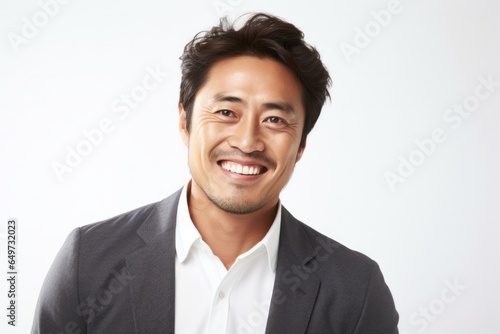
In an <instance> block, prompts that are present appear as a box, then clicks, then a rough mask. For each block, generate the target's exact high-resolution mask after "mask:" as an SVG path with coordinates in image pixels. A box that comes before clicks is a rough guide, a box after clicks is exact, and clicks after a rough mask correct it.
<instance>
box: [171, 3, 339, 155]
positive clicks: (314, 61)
mask: <svg viewBox="0 0 500 334" xmlns="http://www.w3.org/2000/svg"><path fill="white" fill-rule="evenodd" d="M237 56H255V57H259V58H270V59H273V60H276V61H278V62H279V63H281V64H283V65H285V66H286V67H287V68H288V69H289V70H290V71H291V72H292V73H294V74H295V75H296V77H297V79H298V80H299V82H300V84H301V88H302V101H303V104H304V109H305V121H304V128H303V131H302V136H301V142H300V145H301V146H303V145H304V144H305V140H306V138H307V135H308V134H309V132H310V131H311V130H312V128H313V127H314V125H315V124H316V121H317V120H318V117H319V115H320V113H321V109H322V107H323V105H324V103H325V100H326V98H327V97H328V98H330V94H329V92H328V87H329V86H330V84H331V79H330V75H329V74H328V71H327V69H326V68H325V66H324V65H323V63H322V62H321V57H320V55H319V53H318V51H317V50H316V49H315V48H314V47H312V46H311V45H309V44H307V43H306V42H305V41H304V33H303V32H302V31H300V30H299V29H298V28H297V27H295V26H294V25H293V24H291V23H288V22H285V21H283V20H281V19H279V18H278V17H276V16H272V15H268V14H264V13H256V14H253V15H251V16H250V18H249V19H248V20H247V21H246V22H245V24H244V25H243V26H242V27H241V28H240V29H235V27H234V24H231V23H229V22H228V20H227V19H226V18H222V19H221V20H220V23H219V25H218V26H214V27H212V29H211V30H209V31H202V32H200V33H198V34H197V35H195V37H194V38H193V39H192V40H191V41H190V42H189V43H188V44H186V46H185V47H184V52H183V54H182V56H181V57H180V59H181V61H182V63H181V71H182V78H181V85H180V96H179V103H180V104H182V106H183V107H184V110H185V111H186V128H187V130H188V131H189V130H190V125H191V118H192V111H193V105H194V100H195V97H196V93H197V92H198V90H199V89H200V88H201V87H202V86H203V84H204V83H205V82H206V80H207V75H208V72H209V71H210V68H211V67H212V65H213V64H214V63H215V62H217V61H219V60H223V59H227V58H232V57H237Z"/></svg>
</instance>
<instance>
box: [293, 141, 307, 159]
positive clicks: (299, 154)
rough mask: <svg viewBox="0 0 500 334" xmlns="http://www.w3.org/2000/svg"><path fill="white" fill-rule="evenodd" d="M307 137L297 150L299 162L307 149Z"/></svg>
mask: <svg viewBox="0 0 500 334" xmlns="http://www.w3.org/2000/svg"><path fill="white" fill-rule="evenodd" d="M306 144H307V139H305V140H304V143H303V144H302V145H300V147H299V151H298V152H297V157H296V158H295V163H297V162H299V160H300V159H301V158H302V154H304V150H305V149H306Z"/></svg>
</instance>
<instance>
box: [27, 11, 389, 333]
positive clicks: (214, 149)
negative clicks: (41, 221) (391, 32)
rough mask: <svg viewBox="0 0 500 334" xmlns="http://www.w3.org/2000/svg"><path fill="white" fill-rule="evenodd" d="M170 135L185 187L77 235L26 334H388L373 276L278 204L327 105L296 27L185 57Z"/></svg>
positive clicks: (241, 34)
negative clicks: (183, 156) (183, 153)
mask: <svg viewBox="0 0 500 334" xmlns="http://www.w3.org/2000/svg"><path fill="white" fill-rule="evenodd" d="M181 59H182V82H181V89H180V101H179V102H180V103H179V120H180V121H179V129H180V133H181V136H182V139H183V141H184V143H185V144H186V146H187V147H188V152H189V158H188V160H189V167H190V170H191V175H192V178H191V180H190V181H189V182H188V183H187V184H186V185H185V186H184V187H183V188H182V189H181V190H179V191H178V192H176V193H174V194H173V195H171V196H170V197H168V198H166V199H165V200H163V201H160V202H158V203H154V204H150V205H147V206H145V207H142V208H139V209H136V210H134V211H131V212H128V213H125V214H122V215H120V216H117V217H114V218H111V219H109V220H106V221H103V222H100V223H96V224H92V225H87V226H83V227H81V228H77V229H75V230H74V231H73V232H72V233H71V234H70V235H69V237H68V239H67V240H66V242H65V245H64V246H63V248H62V249H61V251H60V252H59V254H58V256H57V258H56V260H55V262H54V264H53V266H52V268H51V269H50V272H49V274H48V276H47V278H46V280H45V282H44V286H43V288H42V292H41V294H40V299H39V302H38V306H37V310H36V315H35V320H34V324H33V330H32V332H33V333H174V331H175V332H176V333H182V334H184V333H187V334H190V333H217V334H221V333H231V334H233V333H267V334H274V333H287V334H289V333H321V334H323V333H380V334H393V333H397V332H398V330H397V322H398V314H397V312H396V310H395V307H394V302H393V299H392V296H391V294H390V291H389V289H388V287H387V286H386V284H385V282H384V279H383V276H382V274H381V272H380V270H379V268H378V266H377V264H376V263H375V262H374V261H372V260H371V259H369V258H367V257H366V256H364V255H362V254H360V253H357V252H355V251H352V250H350V249H348V248H346V247H344V246H342V245H340V244H338V243H337V242H335V241H333V240H331V239H329V238H327V237H326V236H324V235H322V234H320V233H318V232H316V231H314V230H313V229H311V228H310V227H308V226H306V225H304V224H303V223H301V222H299V221H298V220H296V219H295V218H294V217H293V216H292V215H291V214H290V213H289V212H288V211H287V210H286V209H285V208H284V207H282V206H281V204H280V200H279V194H280V191H281V190H282V189H283V187H284V186H285V184H286V183H287V182H288V180H289V178H290V176H291V174H292V172H293V169H294V166H295V164H296V163H297V162H298V161H299V160H300V158H301V156H302V153H303V152H304V149H305V147H306V138H307V135H308V133H309V131H310V130H311V129H312V127H313V126H314V124H315V122H316V120H317V118H318V116H319V114H320V111H321V108H322V106H323V104H324V102H325V100H326V98H327V97H328V96H329V94H328V90H327V89H328V86H329V83H330V77H329V75H328V72H327V70H326V69H325V67H324V66H323V64H322V62H321V60H320V57H319V54H318V53H317V51H316V50H315V49H314V48H312V47H311V46H309V45H308V44H306V43H305V42H304V40H303V34H302V32H301V31H300V30H298V29H297V28H296V27H295V26H293V25H291V24H290V23H287V22H284V21H282V20H280V19H278V18H276V17H273V16H269V15H265V14H255V15H253V16H251V17H250V18H249V19H248V20H247V21H246V23H245V24H244V25H243V26H242V27H241V28H239V29H236V28H234V27H233V26H231V25H229V24H228V23H227V22H225V21H222V22H221V24H220V25H219V26H217V27H214V28H213V29H212V30H210V31H208V32H206V33H204V34H199V35H197V36H196V37H195V38H194V39H193V40H192V41H191V42H190V43H188V44H187V45H186V47H185V49H184V54H183V56H182V57H181Z"/></svg>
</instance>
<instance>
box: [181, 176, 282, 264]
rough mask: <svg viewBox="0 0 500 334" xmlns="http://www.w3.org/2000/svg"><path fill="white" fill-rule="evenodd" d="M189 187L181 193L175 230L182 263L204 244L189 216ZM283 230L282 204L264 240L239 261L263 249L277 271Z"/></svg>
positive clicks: (242, 255)
mask: <svg viewBox="0 0 500 334" xmlns="http://www.w3.org/2000/svg"><path fill="white" fill-rule="evenodd" d="M188 187H189V182H188V183H187V184H186V185H185V186H184V188H183V189H182V192H181V197H180V199H179V204H178V207H177V224H176V228H175V250H176V252H177V258H178V259H179V262H180V263H183V262H184V261H185V260H186V258H187V257H188V255H189V253H190V252H191V249H192V247H193V245H194V244H195V243H197V242H203V241H202V239H201V235H200V233H199V232H198V230H197V229H196V227H195V226H194V224H193V221H192V220H191V216H190V215H189V207H188V200H187V189H188ZM280 230H281V202H279V203H278V211H277V212H276V217H275V218H274V221H273V224H272V225H271V228H270V229H269V231H267V233H266V235H265V236H264V238H262V240H261V241H259V242H258V243H257V244H255V245H254V246H253V247H252V248H251V249H250V250H248V251H246V252H245V253H243V254H241V255H240V256H238V258H237V260H238V259H243V258H245V257H247V256H250V255H251V254H253V253H256V252H257V251H258V250H259V249H261V248H262V247H264V248H265V250H266V252H267V260H268V264H269V268H270V269H271V271H272V272H274V271H275V270H276V264H277V262H278V245H279V236H280Z"/></svg>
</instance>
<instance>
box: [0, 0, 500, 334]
mask: <svg viewBox="0 0 500 334" xmlns="http://www.w3.org/2000/svg"><path fill="white" fill-rule="evenodd" d="M48 1H49V0H42V3H46V2H48ZM61 1H62V0H61ZM221 3H223V4H226V5H225V7H223V8H224V11H225V12H224V14H227V15H229V16H230V17H237V16H239V15H240V14H242V13H245V12H249V11H266V12H269V13H273V14H275V15H278V16H280V17H282V18H284V19H286V20H289V21H290V22H292V23H294V24H295V25H297V26H298V27H299V28H300V29H302V30H303V31H304V33H305V35H306V40H307V41H308V42H309V43H311V44H313V45H315V46H316V47H317V48H318V50H319V51H320V53H321V54H322V57H323V59H324V62H325V64H326V65H327V67H328V68H329V70H330V72H331V75H332V78H333V81H334V85H333V87H332V90H331V92H332V102H331V103H328V104H327V105H326V107H325V108H324V109H323V113H322V115H321V117H320V119H319V122H318V124H317V126H316V128H315V129H314V130H313V132H312V133H311V135H310V136H309V139H308V147H307V149H306V152H305V155H304V157H303V159H302V161H300V163H299V164H298V165H297V167H296V170H295V173H294V175H293V177H292V180H291V182H290V183H289V185H288V186H287V188H286V189H285V191H284V192H283V196H282V199H283V203H284V205H285V206H286V207H287V208H288V209H290V211H291V212H292V213H293V214H294V215H295V216H296V217H297V218H299V219H301V220H302V221H304V222H306V223H308V224H309V225H310V226H312V227H314V228H316V229H317V230H319V231H321V232H323V233H325V234H327V235H328V236H330V237H332V238H334V239H336V240H337V241H339V242H341V243H343V244H345V245H347V246H348V247H350V248H353V249H356V250H359V251H361V252H363V253H365V254H367V255H369V256H370V257H371V258H373V259H374V260H376V261H377V262H378V263H379V264H380V266H381V268H382V271H383V273H384V275H385V278H386V281H387V283H388V285H389V286H390V288H391V290H392V293H393V295H394V298H395V301H396V304H397V308H398V311H399V313H400V331H401V332H402V333H407V334H413V333H429V334H430V333H453V334H462V333H464V334H465V333H481V334H493V333H500V323H499V321H498V313H499V311H500V307H499V306H498V305H499V298H500V288H499V282H500V268H499V264H498V263H499V255H500V251H499V246H498V237H499V228H498V223H499V222H498V219H499V209H498V207H499V204H500V192H499V188H500V178H499V176H498V171H499V170H500V159H499V148H500V145H499V144H500V141H499V140H500V135H499V133H498V131H499V124H500V123H499V121H500V115H499V113H498V111H499V110H498V109H499V106H500V87H498V84H497V87H494V88H493V92H492V93H490V96H489V97H488V98H486V99H484V100H481V101H479V102H480V103H479V106H477V109H475V111H474V112H471V113H470V116H469V117H466V118H463V119H462V123H461V124H460V125H459V126H456V128H453V125H457V123H455V122H450V121H446V120H445V119H444V118H443V116H444V115H445V114H446V112H447V110H448V109H450V108H452V107H453V105H455V104H462V103H464V101H469V102H471V101H474V98H473V96H474V93H475V89H476V87H477V86H478V85H480V84H481V82H480V80H479V78H480V77H482V78H485V79H487V78H488V77H490V76H492V80H493V81H495V82H498V81H500V62H499V59H500V20H499V17H500V3H498V2H497V1H494V0H490V1H488V0H479V1H465V0H461V1H451V0H438V1H436V0H420V1H415V0H413V1H410V0H401V2H400V3H399V7H397V8H398V9H399V11H398V13H397V14H394V15H392V17H391V20H390V22H389V24H387V25H386V26H385V27H380V25H377V24H376V23H374V22H376V21H375V19H374V16H373V14H372V13H371V12H372V11H375V12H379V11H381V10H383V9H386V8H387V6H388V3H389V2H388V1H386V0H383V1H382V0H380V1H379V0H377V1H347V0H344V1H321V2H320V1H290V0H287V1H285V0H279V1H272V2H270V1H264V0H255V1H250V0H221V1H219V5H220V4H221ZM214 4H217V2H215V1H213V0H196V1H160V0H151V1H124V0H120V1H118V0H108V1H96V0H87V1H81V0H72V1H69V2H68V3H67V4H60V5H59V9H58V11H57V13H55V14H54V13H53V15H52V17H49V16H47V15H46V14H45V17H48V21H47V22H43V14H40V12H41V11H42V9H41V7H40V4H39V2H38V1H35V0H23V1H18V0H1V4H0V21H1V25H0V50H1V51H0V59H1V61H0V115H1V116H0V117H1V118H0V136H1V137H0V159H1V160H0V161H1V165H0V215H1V216H0V219H1V221H2V224H1V225H0V226H2V227H1V231H0V236H1V239H0V242H1V245H0V254H1V256H0V263H1V265H0V268H4V269H2V271H4V274H3V275H0V276H1V277H4V276H5V275H6V272H7V269H6V264H7V256H6V233H7V228H6V225H7V220H8V218H11V217H14V218H17V219H18V222H19V228H18V262H19V263H18V266H19V282H18V287H17V289H18V301H17V302H18V314H17V316H18V319H17V325H18V326H17V327H16V328H15V329H13V328H11V326H7V324H6V323H7V318H6V316H5V315H4V314H5V313H6V305H7V297H6V294H7V293H6V292H7V284H6V280H5V279H2V280H1V282H2V283H1V284H0V296H1V297H0V305H1V307H0V309H1V310H3V311H1V312H0V313H1V314H0V319H2V320H1V325H0V331H1V332H2V333H6V332H7V333H28V332H29V329H30V328H31V321H32V317H33V313H34V308H35V305H36V300H37V297H38V293H39V290H40V287H41V284H42V281H43V278H44V277H45V274H46V273H47V270H48V268H49V266H50V264H51V262H52V260H53V259H54V256H55V255H56V253H57V251H58V250H59V248H60V246H61V245H62V243H63V241H64V239H65V237H66V235H67V234H68V233H69V232H70V231H71V230H72V229H73V228H75V227H77V226H81V225H85V224H89V223H92V222H95V221H99V220H103V219H106V218H109V217H111V216H114V215H116V214H119V213H122V212H125V211H128V210H130V209H133V208H136V207H138V206H141V205H144V204H147V203H150V202H153V201H157V200H160V199H162V198H164V197H166V196H167V195H169V194H170V193H172V192H173V191H175V190H177V189H178V188H179V187H181V186H182V185H183V184H184V183H185V181H186V180H187V179H188V177H189V171H188V168H187V162H186V157H187V152H186V149H185V147H184V146H183V144H182V142H181V140H180V137H179V134H178V132H177V101H178V86H179V82H180V71H179V64H180V61H179V60H178V57H179V56H180V54H181V51H182V48H183V46H184V44H185V43H187V42H188V41H189V40H190V39H191V38H192V36H193V35H194V34H195V33H196V32H198V31H200V30H204V29H207V28H209V27H211V26H212V25H214V24H216V23H217V21H218V17H219V15H220V14H221V12H220V8H219V10H216V8H215V7H214ZM37 15H38V16H37ZM40 15H41V16H40ZM34 16H35V17H36V18H38V20H39V21H38V24H39V25H40V27H39V28H37V29H38V31H37V33H36V34H34V35H33V36H32V37H31V38H27V39H26V40H24V43H23V44H19V45H17V47H14V45H13V43H12V42H11V41H10V39H12V36H13V34H16V35H18V36H22V29H23V26H24V25H26V23H25V22H26V21H25V20H24V19H23V18H26V20H29V21H31V22H33V19H34ZM377 27H379V28H380V29H379V31H377V29H378V28H377ZM365 28H369V29H372V30H371V31H370V34H371V35H372V36H373V37H369V39H370V41H369V43H368V45H367V46H365V47H362V48H361V47H359V48H358V53H355V54H352V55H351V57H346V54H345V53H344V52H342V49H341V46H342V45H344V47H345V45H346V44H350V45H352V46H353V47H356V44H355V42H356V41H355V39H356V35H359V30H361V31H363V30H365ZM357 29H359V30H357ZM25 30H26V29H25ZM9 36H10V37H9ZM357 42H358V45H361V44H359V43H360V37H359V36H358V40H357ZM343 43H345V44H343ZM14 44H15V43H14ZM16 49H17V50H16ZM148 67H149V68H152V69H155V68H156V67H158V68H160V69H161V70H162V71H164V72H168V73H169V74H168V76H165V77H164V78H163V80H162V82H161V84H160V85H159V87H158V88H157V89H155V90H153V91H150V92H148V95H147V98H145V99H144V101H142V102H140V103H139V105H138V106H137V107H136V108H135V109H131V110H130V113H129V114H128V115H127V116H126V117H124V118H120V117H119V116H120V115H119V114H116V113H113V111H112V107H111V106H112V105H113V103H114V102H115V101H116V100H119V99H120V96H121V95H122V94H130V93H131V91H132V90H133V89H134V88H135V87H137V86H138V85H141V83H142V80H143V78H144V77H145V76H146V75H147V73H148V72H147V71H146V68H148ZM481 91H482V92H483V93H484V92H487V90H484V89H482V90H481ZM476 101H478V100H476ZM455 116H456V115H455ZM103 119H110V120H111V121H112V122H113V130H112V131H111V132H110V133H108V134H105V135H104V136H103V138H102V140H101V141H100V142H99V143H98V144H97V145H94V146H93V148H92V152H90V153H89V154H88V155H87V156H85V157H83V158H82V161H81V162H80V163H79V164H78V165H77V166H76V167H75V168H73V169H72V172H68V173H65V174H64V175H63V177H62V181H59V180H58V177H57V175H56V173H55V172H54V169H53V164H54V162H59V163H62V164H66V163H65V159H66V156H67V154H68V149H71V148H72V149H75V148H76V147H77V145H78V144H79V143H81V142H82V141H84V140H86V139H85V136H84V135H83V131H85V130H87V131H89V130H90V129H93V128H97V127H98V125H99V122H100V121H101V120H103ZM437 128H440V129H442V130H443V131H444V132H445V136H446V140H445V141H444V142H442V143H439V144H437V145H436V147H435V148H434V150H433V152H432V153H431V154H429V156H425V157H424V159H421V158H422V155H420V156H419V153H418V152H417V153H415V152H416V150H418V146H417V144H416V143H415V141H417V140H420V141H422V140H426V139H428V138H431V134H432V132H433V131H434V130H435V129H437ZM412 154H413V155H412ZM400 156H401V157H402V158H404V159H410V157H411V156H412V157H413V159H414V161H417V162H418V163H419V164H420V165H419V166H417V167H415V170H414V171H413V173H411V175H409V176H408V177H405V178H403V179H404V180H405V181H404V182H398V183H397V184H395V185H394V187H393V188H394V189H393V190H391V187H390V186H389V184H388V182H387V180H386V177H385V175H386V173H387V172H393V173H398V167H399V165H400ZM418 158H420V160H419V159H418ZM415 159H416V160H415ZM446 282H448V284H450V283H451V284H453V283H455V284H458V285H460V286H462V289H461V290H459V291H458V292H456V293H453V292H452V291H451V290H450V291H448V290H444V289H447V283H446ZM463 287H465V288H463ZM443 291H444V292H445V293H446V294H445V296H446V297H447V298H446V301H448V302H447V303H445V302H444V301H442V292H443ZM451 299H453V301H452V302H450V300H451ZM426 309H429V312H430V313H429V314H430V315H428V316H427V319H426V318H425V317H424V316H423V313H424V312H426V311H425V310H426ZM412 319H413V320H412ZM6 329H7V331H6Z"/></svg>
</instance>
